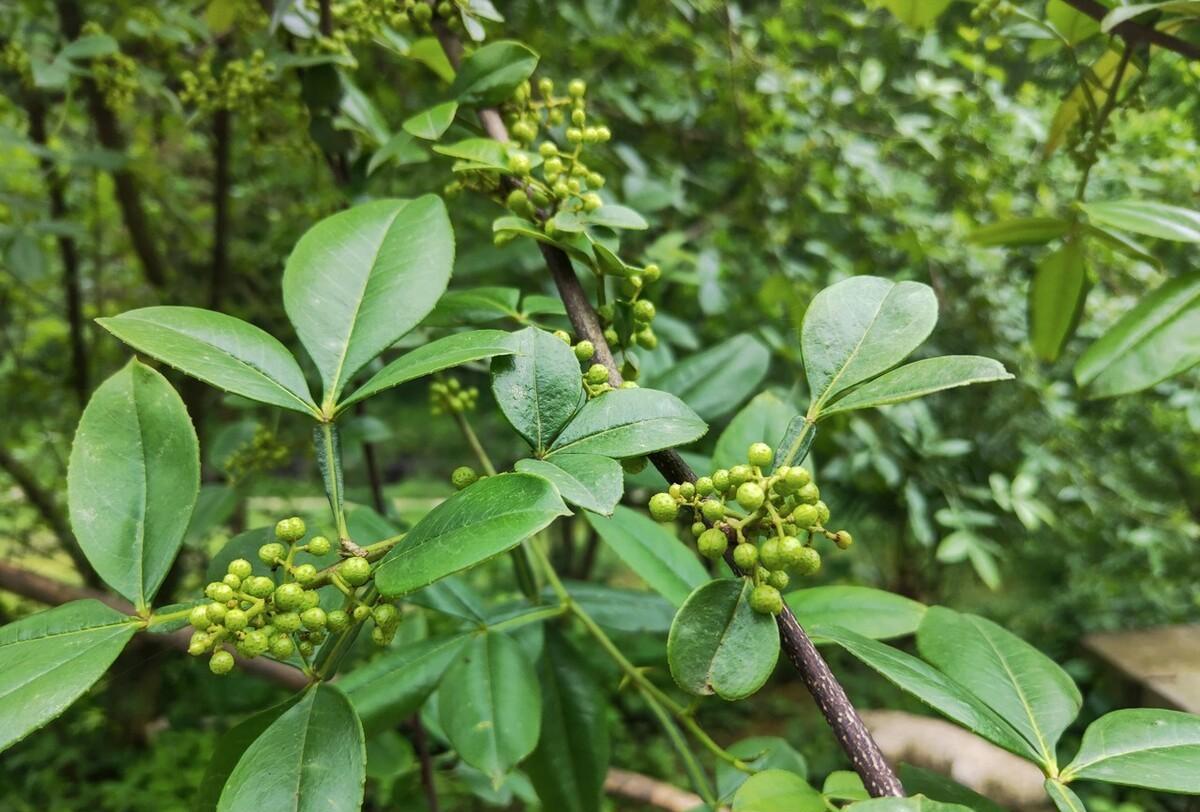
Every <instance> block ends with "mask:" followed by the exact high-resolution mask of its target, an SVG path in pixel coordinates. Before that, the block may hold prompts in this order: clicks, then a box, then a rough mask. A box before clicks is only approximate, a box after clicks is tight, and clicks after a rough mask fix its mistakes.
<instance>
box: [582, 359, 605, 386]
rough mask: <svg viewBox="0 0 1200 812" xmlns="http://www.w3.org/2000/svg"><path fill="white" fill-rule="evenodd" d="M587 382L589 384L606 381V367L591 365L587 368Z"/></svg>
mask: <svg viewBox="0 0 1200 812" xmlns="http://www.w3.org/2000/svg"><path fill="white" fill-rule="evenodd" d="M587 381H588V383H590V384H593V385H595V384H598V383H605V382H606V381H608V367H606V366H604V364H592V365H591V366H590V367H588V371H587Z"/></svg>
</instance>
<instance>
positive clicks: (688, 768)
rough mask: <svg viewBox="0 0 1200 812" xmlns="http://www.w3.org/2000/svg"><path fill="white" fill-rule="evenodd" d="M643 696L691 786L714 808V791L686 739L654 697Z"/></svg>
mask: <svg viewBox="0 0 1200 812" xmlns="http://www.w3.org/2000/svg"><path fill="white" fill-rule="evenodd" d="M643 696H644V697H645V698H646V704H647V705H649V706H650V710H651V711H652V712H653V713H654V715H655V716H657V717H658V723H659V724H660V725H662V729H663V731H664V732H666V734H667V738H668V739H670V740H671V744H672V745H674V746H675V752H676V753H678V754H679V758H680V759H681V760H682V761H683V770H684V772H686V773H687V775H688V779H689V780H690V781H691V782H692V786H693V787H694V788H695V790H696V792H697V793H698V794H699V795H700V797H701V799H703V801H704V803H705V804H706V805H707V806H709V807H712V808H714V809H715V808H716V805H717V796H716V793H715V792H713V789H712V785H711V784H709V781H708V776H707V775H706V774H705V772H704V768H703V767H701V766H700V763H699V762H698V761H696V756H695V755H693V754H692V749H691V748H690V747H688V743H687V739H685V738H684V737H683V734H682V733H680V732H679V728H677V727H676V726H675V723H674V722H673V721H672V720H671V715H670V714H669V713H667V710H666V708H664V707H663V706H662V705H661V704H659V703H658V702H657V701H656V700H655V699H654V697H652V696H650V695H648V694H645V693H643Z"/></svg>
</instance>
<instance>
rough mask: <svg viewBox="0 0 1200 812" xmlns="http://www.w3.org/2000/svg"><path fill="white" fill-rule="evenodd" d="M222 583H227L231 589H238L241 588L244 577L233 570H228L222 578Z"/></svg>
mask: <svg viewBox="0 0 1200 812" xmlns="http://www.w3.org/2000/svg"><path fill="white" fill-rule="evenodd" d="M221 583H223V584H225V586H227V587H229V588H230V589H235V590H236V589H240V588H241V586H242V579H241V578H239V577H237V576H236V575H234V574H233V573H232V572H227V573H225V576H224V577H223V578H221Z"/></svg>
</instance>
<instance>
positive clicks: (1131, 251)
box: [1083, 223, 1163, 270]
mask: <svg viewBox="0 0 1200 812" xmlns="http://www.w3.org/2000/svg"><path fill="white" fill-rule="evenodd" d="M1083 231H1084V233H1085V234H1087V235H1089V236H1091V237H1095V238H1096V239H1097V240H1099V241H1100V242H1102V243H1104V244H1105V245H1107V246H1108V247H1109V248H1111V249H1112V250H1114V251H1116V252H1117V253H1119V254H1124V255H1125V256H1127V257H1129V258H1130V259H1135V260H1137V261H1138V262H1145V263H1147V264H1149V265H1153V266H1154V267H1155V268H1158V269H1159V270H1162V267H1163V264H1162V260H1160V259H1159V258H1158V257H1156V256H1154V255H1153V254H1151V253H1150V252H1149V251H1147V250H1146V248H1145V247H1144V246H1142V244H1141V243H1139V242H1137V241H1136V240H1134V239H1133V238H1132V237H1130V236H1129V235H1127V234H1125V233H1124V232H1123V231H1117V230H1115V229H1111V228H1104V227H1103V226H1097V225H1093V224H1091V223H1085V224H1084V225H1083Z"/></svg>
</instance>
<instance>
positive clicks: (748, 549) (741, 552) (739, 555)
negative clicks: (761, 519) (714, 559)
mask: <svg viewBox="0 0 1200 812" xmlns="http://www.w3.org/2000/svg"><path fill="white" fill-rule="evenodd" d="M733 563H735V564H737V566H738V569H740V570H742V571H743V572H750V571H751V570H753V569H754V567H755V566H757V565H758V548H757V547H755V546H754V545H753V544H750V543H749V542H742V543H741V544H739V545H738V546H736V547H734V548H733Z"/></svg>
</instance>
